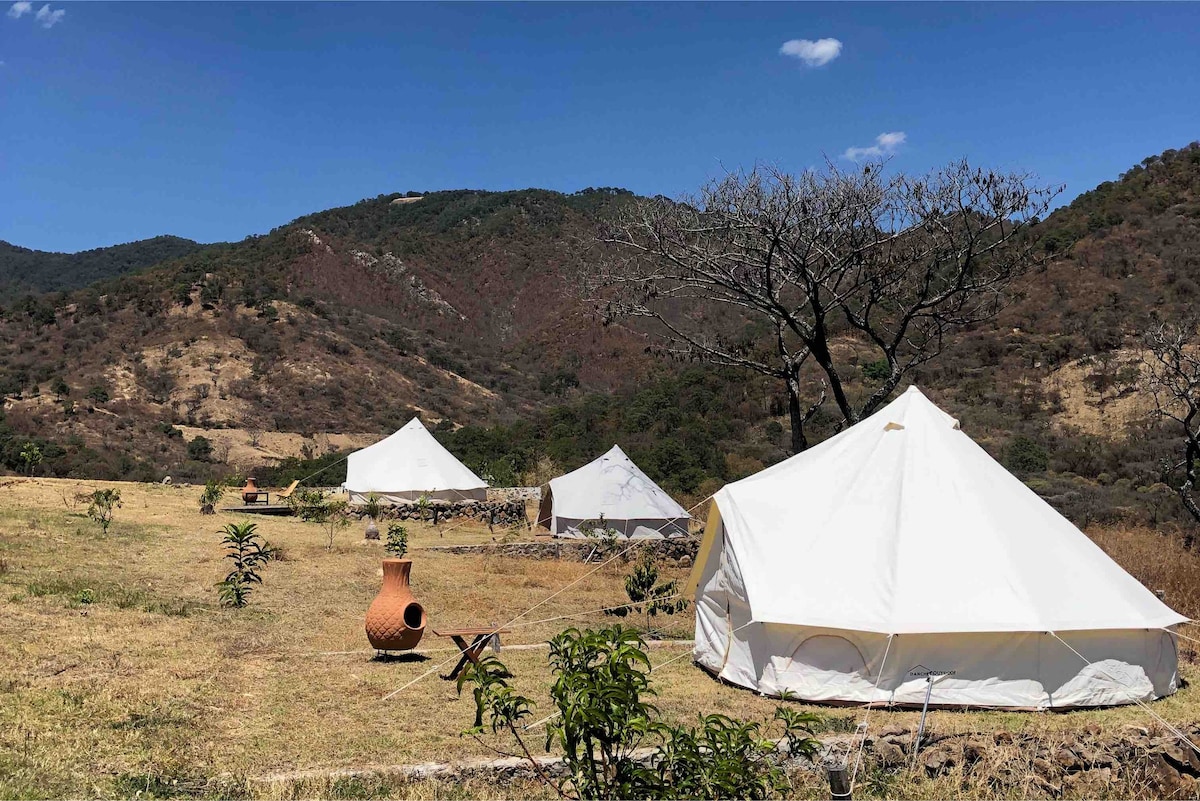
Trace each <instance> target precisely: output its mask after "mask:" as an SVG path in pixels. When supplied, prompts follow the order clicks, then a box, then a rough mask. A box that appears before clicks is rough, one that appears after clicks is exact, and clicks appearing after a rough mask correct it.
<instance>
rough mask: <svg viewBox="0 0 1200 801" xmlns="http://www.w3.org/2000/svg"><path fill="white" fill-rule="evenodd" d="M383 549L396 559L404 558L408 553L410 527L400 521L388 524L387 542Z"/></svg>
mask: <svg viewBox="0 0 1200 801" xmlns="http://www.w3.org/2000/svg"><path fill="white" fill-rule="evenodd" d="M383 550H385V551H387V553H388V555H389V556H391V557H393V558H395V559H403V558H404V554H406V553H408V529H406V528H405V527H404V526H402V525H400V524H399V523H391V524H390V525H388V531H387V543H386V544H385V545H384V546H383Z"/></svg>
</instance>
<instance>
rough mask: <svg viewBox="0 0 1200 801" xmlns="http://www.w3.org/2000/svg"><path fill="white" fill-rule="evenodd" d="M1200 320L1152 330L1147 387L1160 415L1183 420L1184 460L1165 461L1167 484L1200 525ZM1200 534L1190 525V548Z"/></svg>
mask: <svg viewBox="0 0 1200 801" xmlns="http://www.w3.org/2000/svg"><path fill="white" fill-rule="evenodd" d="M1198 330H1200V319H1196V318H1190V319H1187V320H1185V321H1183V322H1180V323H1178V324H1173V325H1172V324H1165V323H1164V324H1160V325H1157V326H1154V327H1153V328H1151V329H1150V330H1149V331H1147V332H1146V336H1145V344H1146V353H1145V355H1144V357H1143V358H1144V362H1145V365H1146V376H1147V389H1148V390H1149V392H1150V394H1151V395H1153V396H1154V404H1155V406H1156V407H1157V410H1158V415H1159V416H1160V417H1161V418H1163V419H1165V420H1173V421H1175V422H1176V423H1178V424H1179V429H1180V431H1181V432H1182V433H1183V443H1182V446H1183V459H1182V461H1179V462H1176V461H1175V460H1174V459H1172V460H1169V461H1167V462H1166V463H1165V464H1164V465H1163V483H1165V484H1168V485H1169V486H1170V487H1171V488H1172V489H1174V490H1175V494H1176V495H1178V496H1179V500H1180V501H1181V502H1182V503H1183V507H1184V508H1185V509H1187V511H1188V514H1190V515H1191V516H1192V518H1193V519H1194V520H1195V521H1196V522H1197V523H1200V504H1198V503H1197V501H1196V495H1195V493H1196V473H1197V470H1198V469H1200V464H1198V463H1200V335H1198V334H1197V331H1198ZM1195 539H1196V534H1195V531H1194V530H1193V529H1189V530H1188V531H1187V533H1186V534H1185V535H1184V540H1183V544H1184V547H1186V548H1188V549H1189V550H1190V549H1191V547H1192V545H1193V544H1195Z"/></svg>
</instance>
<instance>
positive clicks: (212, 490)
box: [200, 480, 225, 515]
mask: <svg viewBox="0 0 1200 801" xmlns="http://www.w3.org/2000/svg"><path fill="white" fill-rule="evenodd" d="M224 494H225V485H224V484H222V483H221V482H220V481H216V480H210V481H208V482H206V483H205V485H204V492H202V493H200V514H202V515H211V514H216V512H217V509H216V507H217V503H218V502H219V501H220V500H221V496H222V495H224Z"/></svg>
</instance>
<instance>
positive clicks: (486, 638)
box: [433, 626, 511, 681]
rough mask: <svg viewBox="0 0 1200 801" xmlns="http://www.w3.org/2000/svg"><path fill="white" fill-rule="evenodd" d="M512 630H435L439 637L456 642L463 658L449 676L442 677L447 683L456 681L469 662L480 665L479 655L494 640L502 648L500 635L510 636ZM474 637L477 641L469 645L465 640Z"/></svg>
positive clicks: (479, 628) (475, 628)
mask: <svg viewBox="0 0 1200 801" xmlns="http://www.w3.org/2000/svg"><path fill="white" fill-rule="evenodd" d="M510 631H511V630H510V629H497V628H495V627H492V626H476V627H474V628H468V629H446V630H445V631H438V630H437V629H433V633H434V634H435V635H436V636H438V637H449V638H450V639H452V640H454V644H455V645H457V646H458V648H459V650H460V651H462V658H461V659H459V660H458V664H457V665H455V666H454V670H452V671H450V672H449V673H448V674H447V675H445V676H442V678H443V679H446V680H447V681H454V680H455V679H457V678H458V674H460V673H462V672H463V668H465V667H466V666H467V662H470V663H471V664H473V665H478V664H479V655H480V654H482V653H483V649H484V648H487V647H488V645H490V644H491V642H492V638H493V637H495V638H496V647H497V648H499V646H500V635H501V634H509V633H510ZM471 636H474V637H475V639H474V640H472V641H471V644H470V645H468V644H467V641H466V639H465V638H467V637H471Z"/></svg>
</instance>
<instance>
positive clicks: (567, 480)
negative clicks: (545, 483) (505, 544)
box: [538, 445, 691, 539]
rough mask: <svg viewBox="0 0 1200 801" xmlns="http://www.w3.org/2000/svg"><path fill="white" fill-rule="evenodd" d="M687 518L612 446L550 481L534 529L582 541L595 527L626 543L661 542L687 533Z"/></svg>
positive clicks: (636, 467) (627, 458)
mask: <svg viewBox="0 0 1200 801" xmlns="http://www.w3.org/2000/svg"><path fill="white" fill-rule="evenodd" d="M690 520H691V518H690V517H689V516H688V513H687V510H685V509H684V508H683V507H682V506H680V505H679V504H678V503H676V502H675V501H674V500H673V499H672V498H671V496H670V495H668V494H667V493H665V492H664V491H663V490H662V488H661V487H659V486H658V485H657V484H655V483H654V482H653V481H651V480H650V478H649V477H648V476H647V475H646V474H645V473H643V472H642V471H641V469H640V468H639V467H638V466H637V465H636V464H634V463H633V460H631V459H630V458H629V457H628V456H626V455H625V453H624V451H622V450H621V449H620V448H619V447H617V446H616V445H613V447H612V450H610V451H609V452H608V453H606V454H604V455H603V456H601V457H600V458H598V459H596V460H594V461H591V462H588V463H587V464H585V465H584V466H583V467H581V468H579V469H578V470H574V471H572V472H570V473H567V474H566V475H565V476H559V477H558V478H555V479H551V480H550V487H549V489H548V490H546V491H544V492H543V493H542V502H541V505H540V506H539V508H538V525H540V526H543V527H545V528H548V529H550V533H552V534H554V535H555V536H557V537H585V536H587V532H588V530H590V529H591V528H593V527H601V528H604V529H608V530H613V531H616V532H617V533H618V534H619V535H620V536H621V537H628V538H631V539H663V538H665V537H674V536H682V535H685V534H687V531H688V522H689V521H690ZM601 521H603V523H601Z"/></svg>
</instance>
